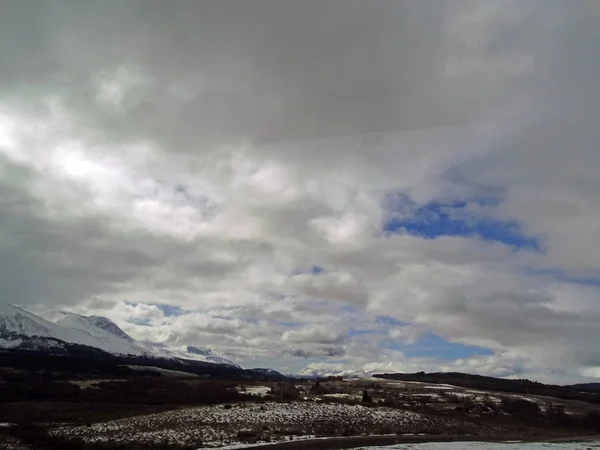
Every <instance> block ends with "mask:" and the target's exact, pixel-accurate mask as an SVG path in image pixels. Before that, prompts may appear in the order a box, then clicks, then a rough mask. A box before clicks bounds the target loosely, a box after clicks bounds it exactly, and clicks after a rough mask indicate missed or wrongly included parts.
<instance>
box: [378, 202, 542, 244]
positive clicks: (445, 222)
mask: <svg viewBox="0 0 600 450" xmlns="http://www.w3.org/2000/svg"><path fill="white" fill-rule="evenodd" d="M496 202H497V200H496V199H494V198H491V197H482V198H475V199H470V200H469V202H467V201H457V202H451V203H440V202H431V203H427V204H425V205H420V206H419V205H416V204H415V203H414V202H413V201H412V200H411V199H409V198H408V197H405V196H399V197H396V198H394V199H393V200H392V201H391V202H388V203H389V205H388V206H389V207H390V209H389V215H390V219H389V220H388V221H387V222H385V223H384V226H383V231H384V232H386V233H398V232H402V231H405V232H407V233H409V234H412V235H417V236H422V237H424V238H427V239H434V238H436V237H438V236H463V237H471V236H478V237H480V238H481V239H484V240H486V241H494V242H501V243H503V244H505V245H509V246H512V247H516V248H528V249H530V250H534V251H539V250H540V242H539V241H538V240H537V239H536V238H535V237H532V236H527V235H525V234H524V233H523V232H522V230H521V227H520V226H519V224H518V223H516V222H503V221H499V220H494V219H490V218H488V217H483V216H479V215H477V214H473V213H470V212H468V211H466V207H467V205H468V204H473V203H475V204H478V205H494V204H495V203H496Z"/></svg>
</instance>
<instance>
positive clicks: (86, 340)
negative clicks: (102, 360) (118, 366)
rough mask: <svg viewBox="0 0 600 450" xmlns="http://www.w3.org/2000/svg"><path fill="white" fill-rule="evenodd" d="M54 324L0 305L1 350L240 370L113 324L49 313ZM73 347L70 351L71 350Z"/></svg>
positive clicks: (190, 348) (214, 356)
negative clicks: (89, 351) (93, 353)
mask: <svg viewBox="0 0 600 450" xmlns="http://www.w3.org/2000/svg"><path fill="white" fill-rule="evenodd" d="M50 315H51V317H52V320H53V321H52V322H51V321H49V320H46V319H43V318H41V317H39V316H36V315H35V314H32V313H30V312H28V311H25V310H24V309H22V308H18V307H16V306H12V305H8V304H2V303H0V348H5V349H9V348H12V349H28V350H39V351H44V352H53V351H54V352H57V351H60V353H63V354H64V353H65V352H66V351H67V349H66V346H65V345H64V343H69V344H75V345H80V346H86V347H93V348H96V349H100V350H102V351H105V352H107V353H110V354H112V355H122V356H127V355H129V356H136V357H144V358H166V359H183V360H193V361H199V362H205V363H212V364H221V365H228V366H232V367H236V368H240V366H238V365H237V364H235V363H234V362H232V361H230V360H228V359H227V358H225V357H223V356H222V355H219V354H216V353H215V352H214V351H213V350H211V349H201V348H198V347H193V346H181V347H168V346H166V345H164V344H161V343H154V342H139V341H136V340H135V339H133V338H132V337H131V336H129V335H128V334H127V333H125V332H124V331H123V330H122V329H121V328H119V326H118V325H117V324H115V323H114V322H113V321H112V320H110V319H108V318H106V317H101V316H82V315H79V314H73V313H68V312H55V313H50ZM72 349H73V347H71V350H72Z"/></svg>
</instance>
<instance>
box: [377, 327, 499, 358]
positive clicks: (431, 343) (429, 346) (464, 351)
mask: <svg viewBox="0 0 600 450" xmlns="http://www.w3.org/2000/svg"><path fill="white" fill-rule="evenodd" d="M389 348H390V349H391V350H398V351H401V352H402V353H404V354H405V355H406V356H407V357H409V358H410V357H435V358H442V359H458V358H470V357H472V356H475V355H479V356H487V355H493V354H494V352H493V351H492V350H490V349H488V348H484V347H478V346H474V345H465V344H458V343H454V342H449V341H447V340H446V339H444V338H443V337H441V336H438V335H436V334H433V333H428V334H427V335H426V336H424V337H423V338H421V339H420V340H419V342H417V343H415V344H401V343H397V342H391V343H390V345H389Z"/></svg>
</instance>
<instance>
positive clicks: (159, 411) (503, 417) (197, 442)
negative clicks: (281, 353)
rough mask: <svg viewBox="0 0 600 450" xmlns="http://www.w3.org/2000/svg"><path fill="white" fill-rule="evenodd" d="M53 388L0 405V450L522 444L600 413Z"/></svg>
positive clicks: (562, 404) (527, 406)
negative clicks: (43, 396) (36, 398)
mask: <svg viewBox="0 0 600 450" xmlns="http://www.w3.org/2000/svg"><path fill="white" fill-rule="evenodd" d="M144 383H145V384H144ZM53 386H54V390H55V392H56V393H59V392H63V391H61V389H65V390H64V395H67V394H68V396H69V398H68V400H69V401H64V400H63V401H59V399H58V398H55V399H52V398H48V399H46V400H45V401H33V402H32V401H21V402H14V401H13V402H5V403H1V402H0V422H1V423H2V426H0V448H14V449H16V448H25V449H28V448H34V447H32V445H33V444H34V443H35V444H36V445H37V447H35V448H73V449H85V450H91V449H93V450H106V449H114V448H119V449H139V448H144V449H159V448H160V449H171V450H183V449H186V450H188V449H196V448H217V447H225V448H227V447H229V448H236V447H237V448H239V447H241V446H250V445H261V444H263V445H264V444H269V445H268V447H267V446H266V445H265V448H269V449H270V450H279V449H280V448H281V449H288V450H289V449H292V448H294V449H302V448H305V449H309V448H310V449H334V448H336V449H338V448H350V447H357V446H363V447H365V446H373V445H391V444H396V443H407V442H423V441H453V440H471V441H472V440H479V441H481V440H489V441H498V440H507V439H515V440H516V439H518V440H527V441H533V440H547V439H553V438H560V437H573V436H582V435H590V434H593V433H594V432H595V430H594V427H595V426H597V425H599V424H598V423H597V420H596V417H598V416H596V415H594V414H597V413H598V411H599V410H600V405H597V404H593V403H587V402H582V401H568V400H560V399H556V398H550V397H540V396H532V395H526V394H506V393H500V392H491V391H480V390H470V389H464V388H460V387H456V386H450V385H439V384H426V383H414V382H399V381H390V380H382V379H360V380H329V381H322V382H320V383H316V382H314V381H296V382H293V383H286V384H283V383H277V382H270V383H269V382H243V383H240V382H238V383H235V382H227V383H225V382H219V381H210V380H201V379H187V378H186V379H181V380H178V379H173V378H172V377H169V378H164V377H156V378H150V379H149V378H147V377H145V378H144V377H140V378H139V379H136V380H116V379H115V380H112V381H101V382H100V381H99V380H94V382H93V383H92V382H90V380H88V381H86V382H83V381H81V380H79V381H77V382H73V381H61V382H54V385H53ZM136 386H137V387H138V388H139V391H137V392H134V391H133V389H134V387H136ZM36 392H39V391H36ZM51 394H52V393H50V394H49V396H50V397H51ZM217 394H218V396H217ZM36 395H37V394H36ZM365 395H366V397H368V398H367V400H366V401H365V398H364V397H365ZM126 396H127V397H126ZM125 399H127V401H128V402H129V403H125V402H123V400H125ZM168 400H170V401H172V402H173V403H171V404H169V403H167V401H168ZM144 402H146V404H143V403H144ZM152 402H154V404H152ZM202 402H209V403H210V404H202ZM15 423H16V424H17V425H14V424H15ZM598 431H600V430H598ZM332 437H335V439H329V438H332ZM316 438H321V439H318V440H315V439H316ZM2 439H4V441H2ZM2 442H4V446H3V444H2ZM40 443H42V444H41V445H42V446H40ZM44 443H45V444H44ZM43 445H46V446H45V447H44V446H43ZM19 446H20V447H19Z"/></svg>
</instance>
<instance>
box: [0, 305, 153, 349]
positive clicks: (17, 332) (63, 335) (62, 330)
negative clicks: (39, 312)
mask: <svg viewBox="0 0 600 450" xmlns="http://www.w3.org/2000/svg"><path fill="white" fill-rule="evenodd" d="M18 342H20V343H19V344H17V343H18ZM50 342H51V344H50ZM61 342H66V343H71V344H78V345H85V346H88V347H94V348H97V349H100V350H103V351H105V352H108V353H112V354H116V355H134V356H147V353H146V351H145V350H144V349H143V348H141V347H139V346H137V345H136V344H135V343H134V342H129V341H127V340H125V339H122V338H119V337H117V336H115V335H113V334H111V333H108V332H107V331H105V330H103V329H102V328H99V327H97V326H95V325H93V324H91V323H88V322H85V321H84V320H78V319H77V317H76V316H73V317H65V318H64V320H63V319H61V320H60V321H59V323H52V322H50V321H47V320H45V319H42V318H41V317H39V316H36V315H35V314H31V313H30V312H27V311H25V310H24V309H21V308H18V307H16V306H12V305H7V304H0V346H1V347H5V348H7V347H8V348H18V347H20V346H24V344H27V347H28V348H31V347H32V346H34V347H35V348H39V349H47V348H48V347H51V348H58V347H61Z"/></svg>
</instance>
